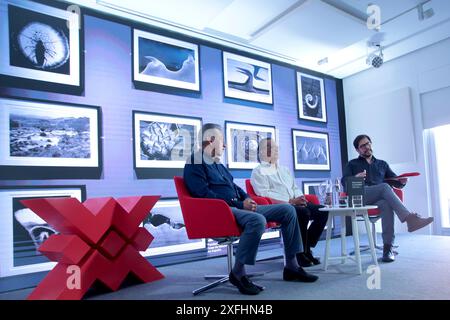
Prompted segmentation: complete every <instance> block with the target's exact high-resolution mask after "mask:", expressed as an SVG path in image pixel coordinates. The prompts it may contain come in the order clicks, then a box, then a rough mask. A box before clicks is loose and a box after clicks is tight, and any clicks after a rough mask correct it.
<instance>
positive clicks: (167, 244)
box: [143, 200, 206, 255]
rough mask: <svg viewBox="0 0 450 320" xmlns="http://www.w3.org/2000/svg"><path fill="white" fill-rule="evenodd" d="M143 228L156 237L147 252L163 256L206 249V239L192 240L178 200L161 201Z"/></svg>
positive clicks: (153, 209) (152, 210) (151, 212)
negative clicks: (164, 254) (188, 234)
mask: <svg viewBox="0 0 450 320" xmlns="http://www.w3.org/2000/svg"><path fill="white" fill-rule="evenodd" d="M143 226H144V228H145V229H147V231H148V232H150V233H151V234H152V236H153V237H154V239H153V241H152V243H151V244H150V247H149V248H148V250H147V252H148V253H149V254H153V255H155V254H163V253H172V252H180V251H187V250H193V249H201V248H205V247H206V245H205V241H204V239H195V240H190V239H189V238H188V236H187V233H186V227H185V225H184V220H183V214H182V213H181V207H180V204H179V202H178V200H160V201H158V203H157V204H156V205H155V206H154V207H153V208H152V209H151V211H150V213H149V215H148V216H147V218H146V219H145V220H144V222H143Z"/></svg>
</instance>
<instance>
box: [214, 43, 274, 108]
mask: <svg viewBox="0 0 450 320" xmlns="http://www.w3.org/2000/svg"><path fill="white" fill-rule="evenodd" d="M222 59H223V84H224V94H225V97H229V98H236V99H243V100H249V101H255V102H262V103H267V104H273V99H272V68H271V65H270V63H267V62H263V61H258V60H255V59H251V58H247V57H243V56H239V55H237V54H233V53H229V52H223V57H222Z"/></svg>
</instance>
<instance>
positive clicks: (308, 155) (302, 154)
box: [295, 136, 328, 165]
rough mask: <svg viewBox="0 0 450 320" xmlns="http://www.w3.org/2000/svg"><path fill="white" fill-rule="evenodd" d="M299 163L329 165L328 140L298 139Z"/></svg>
mask: <svg viewBox="0 0 450 320" xmlns="http://www.w3.org/2000/svg"><path fill="white" fill-rule="evenodd" d="M295 143H296V145H297V148H296V150H297V163H298V164H318V165H326V164H327V163H328V148H327V143H326V140H324V139H320V138H313V137H298V136H297V137H296V142H295Z"/></svg>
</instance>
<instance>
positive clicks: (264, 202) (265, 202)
mask: <svg viewBox="0 0 450 320" xmlns="http://www.w3.org/2000/svg"><path fill="white" fill-rule="evenodd" d="M250 198H252V200H253V201H255V202H256V203H257V204H259V205H263V206H264V205H268V204H271V202H269V198H266V197H259V196H250Z"/></svg>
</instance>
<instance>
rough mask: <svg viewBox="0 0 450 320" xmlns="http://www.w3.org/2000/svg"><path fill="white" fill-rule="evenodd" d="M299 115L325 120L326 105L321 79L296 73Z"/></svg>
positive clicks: (313, 119)
mask: <svg viewBox="0 0 450 320" xmlns="http://www.w3.org/2000/svg"><path fill="white" fill-rule="evenodd" d="M297 86H298V91H299V92H298V95H299V111H300V112H299V117H300V118H301V119H307V120H312V121H319V122H326V121H327V117H326V106H325V93H324V85H323V79H321V78H317V77H314V76H310V75H306V74H303V73H297Z"/></svg>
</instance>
